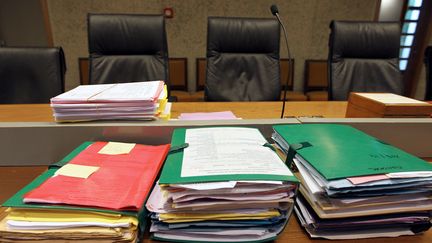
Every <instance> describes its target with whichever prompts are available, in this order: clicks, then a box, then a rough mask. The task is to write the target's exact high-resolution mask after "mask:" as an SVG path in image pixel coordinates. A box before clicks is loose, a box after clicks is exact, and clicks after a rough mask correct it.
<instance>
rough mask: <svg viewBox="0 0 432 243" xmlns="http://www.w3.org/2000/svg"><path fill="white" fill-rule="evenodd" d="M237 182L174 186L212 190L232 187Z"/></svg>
mask: <svg viewBox="0 0 432 243" xmlns="http://www.w3.org/2000/svg"><path fill="white" fill-rule="evenodd" d="M236 184H237V182H236V181H217V182H205V183H190V184H176V185H175V186H176V187H181V188H186V189H193V190H198V191H201V190H214V189H222V188H234V187H235V185H236Z"/></svg>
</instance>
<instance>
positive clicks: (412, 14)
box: [399, 0, 423, 71]
mask: <svg viewBox="0 0 432 243" xmlns="http://www.w3.org/2000/svg"><path fill="white" fill-rule="evenodd" d="M422 3H423V0H409V1H408V4H407V8H406V12H405V15H404V18H403V20H402V23H403V25H402V33H401V40H400V51H399V58H400V60H399V69H400V70H401V71H404V70H405V69H406V67H407V65H408V61H409V56H410V52H411V47H412V44H413V42H414V36H415V33H416V29H417V22H418V20H419V16H420V8H421V6H422Z"/></svg>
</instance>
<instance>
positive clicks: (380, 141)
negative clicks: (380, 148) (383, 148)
mask: <svg viewBox="0 0 432 243" xmlns="http://www.w3.org/2000/svg"><path fill="white" fill-rule="evenodd" d="M377 142H379V143H382V144H385V145H390V144H388V143H386V142H384V141H382V140H379V139H377Z"/></svg>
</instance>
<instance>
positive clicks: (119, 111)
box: [51, 81, 171, 122]
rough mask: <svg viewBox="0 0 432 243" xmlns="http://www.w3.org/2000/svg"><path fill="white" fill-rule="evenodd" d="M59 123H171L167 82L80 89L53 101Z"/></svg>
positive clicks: (85, 86)
mask: <svg viewBox="0 0 432 243" xmlns="http://www.w3.org/2000/svg"><path fill="white" fill-rule="evenodd" d="M51 107H52V109H53V111H54V117H55V120H56V121H58V122H76V121H90V120H153V119H157V118H161V119H169V115H170V112H171V104H170V103H168V102H167V90H166V86H165V85H164V82H163V81H149V82H134V83H117V84H96V85H80V86H78V87H76V88H75V89H72V90H70V91H68V92H66V93H63V94H60V95H58V96H56V97H54V98H52V99H51Z"/></svg>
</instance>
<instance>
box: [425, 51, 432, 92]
mask: <svg viewBox="0 0 432 243" xmlns="http://www.w3.org/2000/svg"><path fill="white" fill-rule="evenodd" d="M424 62H425V65H426V95H425V100H432V46H428V47H426V50H425V59H424Z"/></svg>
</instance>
